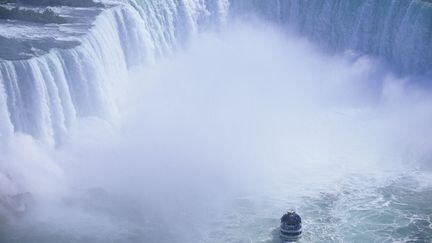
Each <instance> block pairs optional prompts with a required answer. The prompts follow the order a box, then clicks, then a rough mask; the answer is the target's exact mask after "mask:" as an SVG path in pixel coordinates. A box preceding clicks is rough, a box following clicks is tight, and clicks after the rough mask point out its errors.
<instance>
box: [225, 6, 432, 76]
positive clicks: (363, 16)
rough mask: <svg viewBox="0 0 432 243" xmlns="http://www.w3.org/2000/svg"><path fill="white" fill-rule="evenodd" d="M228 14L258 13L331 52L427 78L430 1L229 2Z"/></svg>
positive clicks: (430, 60) (431, 17) (431, 20)
mask: <svg viewBox="0 0 432 243" xmlns="http://www.w3.org/2000/svg"><path fill="white" fill-rule="evenodd" d="M230 3H231V7H230V10H231V11H230V13H231V15H233V16H238V15H242V14H243V15H244V14H248V13H251V12H252V13H254V14H259V15H261V16H262V17H265V18H267V19H269V20H270V21H273V22H275V23H277V24H280V25H283V26H285V27H286V28H287V29H289V30H291V31H294V32H297V33H300V34H302V35H305V36H307V37H308V38H309V39H311V40H313V41H314V42H316V43H319V44H321V45H324V46H326V47H328V48H330V49H332V50H338V51H344V50H347V49H351V50H355V51H359V52H360V53H363V54H371V55H374V56H377V57H380V58H382V59H384V60H385V61H387V62H389V63H390V64H391V65H392V66H393V67H394V68H395V70H397V71H400V73H401V74H420V75H423V74H427V75H430V64H431V63H432V48H430V45H431V43H432V3H430V2H428V1H424V0H413V1H405V0H382V1H375V0H359V1H343V0H329V1H320V0H306V1H304V0H290V1H285V0H268V1H260V0H231V1H230Z"/></svg>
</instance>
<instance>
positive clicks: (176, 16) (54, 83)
mask: <svg viewBox="0 0 432 243" xmlns="http://www.w3.org/2000/svg"><path fill="white" fill-rule="evenodd" d="M208 2H211V3H213V1H208ZM223 2H224V1H218V2H214V3H213V4H208V5H207V3H206V2H204V1H198V0H196V1H131V2H130V3H117V2H116V6H114V7H111V8H109V9H105V10H104V11H103V12H102V13H101V14H100V15H99V16H97V18H96V20H95V21H94V23H93V27H92V28H91V29H90V30H89V31H88V33H86V34H85V35H84V36H83V37H82V38H81V39H80V45H79V46H77V47H74V48H71V49H52V50H51V51H50V52H49V53H47V54H45V55H42V56H38V57H33V58H30V59H23V60H1V59H0V81H1V82H0V135H1V137H4V138H6V137H9V136H11V135H12V134H13V133H15V132H21V133H26V134H30V135H32V136H33V137H35V138H37V139H39V140H41V141H43V142H45V143H47V144H51V145H53V144H55V143H56V141H58V140H60V139H61V137H62V135H63V134H64V133H66V132H67V129H68V127H70V125H71V124H72V123H73V122H74V121H75V120H76V118H77V117H87V116H96V117H102V118H107V117H111V116H113V115H115V114H116V113H117V111H116V104H115V97H114V96H115V95H114V93H115V89H116V88H118V87H119V85H120V86H121V83H122V81H124V80H125V78H126V76H127V71H128V69H129V68H130V67H131V66H133V65H139V64H146V63H150V62H153V60H154V59H155V58H157V57H160V56H164V55H167V54H171V53H172V52H173V51H174V50H175V49H176V47H177V46H179V45H180V44H182V43H184V42H185V40H186V39H187V38H189V37H190V36H191V35H193V34H196V33H197V32H199V31H200V28H208V27H209V26H210V25H212V23H215V25H218V24H219V23H220V22H221V18H224V14H225V15H226V13H227V11H226V9H225V8H226V6H227V5H226V4H222V3H223ZM208 6H209V7H212V8H213V9H210V8H208ZM216 21H219V22H216ZM204 25H205V27H204ZM6 139H7V138H6Z"/></svg>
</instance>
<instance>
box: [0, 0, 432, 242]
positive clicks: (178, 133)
mask: <svg viewBox="0 0 432 243" xmlns="http://www.w3.org/2000/svg"><path fill="white" fill-rule="evenodd" d="M167 2H170V1H167ZM186 2H188V1H186ZM143 5H144V6H147V5H146V4H143ZM147 7H148V8H151V7H154V6H153V5H151V4H149V5H148V6H147ZM165 7H166V6H165ZM187 7H188V8H189V7H191V6H187ZM192 7H194V6H192ZM195 7H196V6H195ZM197 8H198V7H197ZM127 9H128V8H127ZM217 9H219V10H218V11H219V14H221V15H223V14H224V13H223V11H222V9H223V8H222V4H220V5H218V8H217ZM110 11H112V13H111V14H112V15H114V16H115V17H114V18H118V19H123V18H125V16H124V15H126V16H132V17H130V18H136V19H138V16H134V15H132V14H131V15H127V14H126V13H127V12H126V13H123V12H121V11H117V10H110ZM116 11H117V12H116ZM127 11H132V10H130V9H128V10H127ZM168 15H169V14H168ZM148 17H149V18H150V17H151V18H158V17H157V16H152V15H148ZM159 17H161V16H159ZM162 19H164V18H162ZM102 20H103V18H102ZM164 20H165V19H164ZM98 21H99V22H100V23H99V26H102V23H105V24H106V23H108V22H107V21H108V19H106V21H105V22H104V21H101V18H99V20H98ZM134 21H138V20H135V19H134V20H133V21H132V22H134ZM140 21H141V20H140ZM218 21H219V20H218ZM249 21H250V22H246V23H245V22H243V21H240V22H235V21H233V22H231V23H230V25H228V26H225V27H224V28H222V29H220V30H219V31H217V32H214V33H213V32H212V33H200V34H198V33H197V34H196V35H194V37H193V38H192V40H190V41H189V42H186V43H187V45H186V46H185V47H184V50H180V51H177V52H175V53H171V55H170V56H169V57H164V58H162V57H160V56H159V57H158V55H157V54H152V55H154V56H155V60H150V59H152V58H148V59H147V60H146V61H143V60H144V59H146V58H144V57H137V56H135V55H134V51H135V52H136V51H137V50H132V49H131V48H133V47H137V46H139V44H137V43H140V41H144V37H145V36H147V35H149V36H152V33H151V31H150V32H149V33H147V32H146V31H139V32H132V31H130V32H129V33H128V35H127V36H129V38H125V39H126V42H125V40H119V39H118V37H115V35H110V33H111V32H110V31H111V30H112V31H114V30H116V28H117V27H118V26H117V27H115V26H114V25H106V26H104V28H105V30H110V31H100V30H98V29H97V28H96V29H93V32H95V33H96V34H95V33H93V34H94V35H95V36H96V37H97V36H98V35H101V36H102V37H100V39H102V40H104V41H105V42H106V44H107V45H108V44H110V43H109V41H108V42H107V40H116V41H117V42H118V43H116V44H115V45H114V44H113V48H112V50H111V51H112V52H110V53H109V54H103V53H104V51H103V50H99V49H97V48H96V49H97V51H96V52H94V54H93V53H92V54H91V55H90V57H94V58H95V60H97V63H96V61H95V62H94V63H93V64H91V59H86V61H88V62H89V65H94V66H93V68H90V69H88V70H87V69H86V68H88V67H86V66H79V67H78V66H77V67H76V73H74V74H73V75H72V74H70V75H65V74H64V72H66V71H64V70H67V68H68V66H67V64H66V62H69V64H70V65H75V64H76V65H78V64H79V63H80V62H79V61H76V60H80V59H79V58H78V57H80V56H85V53H89V52H91V50H92V48H95V46H97V44H104V42H99V41H95V40H97V38H94V39H92V38H89V39H88V40H86V41H85V42H84V44H83V45H81V47H80V49H76V50H75V51H73V52H72V53H66V51H63V50H62V51H58V52H57V50H55V51H54V54H53V55H51V54H50V55H51V56H45V57H42V58H41V57H39V59H38V60H37V61H34V63H30V64H26V63H25V61H22V62H21V63H7V64H1V63H0V65H3V66H2V67H6V66H7V67H8V68H9V69H10V70H11V69H13V68H12V67H11V65H12V64H14V65H17V66H19V65H22V66H23V67H25V66H26V65H29V67H30V68H29V69H26V68H24V69H23V70H28V71H29V72H30V71H31V73H33V74H34V73H36V74H38V75H39V76H38V78H39V79H40V80H39V81H40V82H41V83H43V82H42V81H43V80H45V81H46V80H54V81H53V82H59V81H58V80H60V81H61V82H63V84H65V83H68V85H69V87H71V88H70V89H69V88H67V87H66V86H68V85H64V86H63V88H64V90H63V91H62V92H59V93H58V94H59V96H61V94H63V95H66V96H68V97H59V98H58V99H54V101H53V102H51V103H50V102H48V103H47V104H48V105H45V106H44V105H40V107H39V106H37V105H36V106H37V107H39V108H40V109H42V110H43V111H41V112H35V113H31V112H30V113H26V112H25V110H26V109H24V108H23V107H27V109H28V107H31V106H30V105H28V104H27V103H25V102H29V101H27V100H23V101H22V102H24V103H25V104H24V103H23V106H22V107H21V109H24V111H21V110H19V109H20V107H19V106H18V105H17V106H16V107H13V109H16V110H15V111H14V110H11V111H10V113H12V114H15V115H16V118H15V120H13V119H12V121H10V122H8V123H7V124H8V125H7V126H4V127H6V128H4V130H3V131H6V130H8V129H9V128H8V127H9V126H15V127H17V128H21V129H22V130H19V129H18V132H16V133H15V134H13V135H9V137H8V139H7V141H5V142H3V144H2V148H1V149H0V151H1V153H2V154H1V157H0V162H1V163H2V167H1V168H2V170H3V171H6V172H5V176H3V174H0V175H1V177H0V179H1V182H2V188H1V191H4V192H5V193H4V194H5V195H8V194H13V193H17V192H20V191H28V192H30V193H31V194H32V198H33V199H32V201H33V202H32V207H31V209H30V210H29V211H28V212H27V213H25V214H24V215H19V216H16V215H14V216H12V215H9V216H10V217H7V218H5V220H3V222H2V224H1V227H0V241H1V242H56V243H57V242H173V241H174V242H280V239H279V236H278V229H277V228H278V226H279V222H280V221H279V219H280V217H281V216H282V214H283V213H284V212H285V211H286V209H288V208H296V209H297V211H298V212H299V213H300V214H301V216H302V218H303V220H304V233H303V237H302V238H301V239H300V240H299V242H431V241H432V204H431V203H430V202H432V174H431V172H430V169H431V166H430V163H431V162H430V160H431V159H432V151H431V150H430V148H431V145H432V142H431V141H430V139H429V138H430V136H431V135H432V128H431V126H430V124H431V121H432V113H431V112H430V111H431V108H432V99H431V95H430V91H429V90H428V88H427V87H425V86H427V85H424V80H425V79H426V80H427V78H424V77H423V78H422V79H421V82H420V81H419V80H420V78H419V77H418V75H416V76H414V75H412V76H409V75H405V76H400V75H396V74H394V69H392V67H389V66H388V65H385V64H383V62H382V61H380V60H377V59H374V58H372V57H369V56H365V55H362V54H361V53H357V52H355V51H346V52H344V53H339V54H332V53H328V52H325V51H323V50H322V49H321V47H319V46H317V45H315V44H313V43H310V42H309V41H308V40H307V39H305V38H303V37H299V36H297V35H293V34H289V33H286V32H285V31H284V30H282V29H279V27H275V26H273V24H271V23H269V22H265V21H261V20H251V19H249ZM144 22H145V21H144ZM168 22H169V21H168ZM174 22H175V23H177V24H178V22H176V21H174ZM186 22H187V21H186ZM134 23H135V22H134ZM136 23H139V24H144V23H141V22H136ZM148 23H152V22H151V21H149V22H145V24H146V26H147V28H148ZM151 26H153V28H164V27H167V28H168V27H170V28H171V27H172V28H174V29H175V27H174V26H171V25H167V26H163V25H162V26H155V25H151ZM135 27H139V25H138V24H136V26H135ZM189 27H190V26H189ZM104 28H102V29H104ZM126 29H127V28H126ZM174 29H173V31H174ZM121 30H124V29H121ZM169 30H171V29H169ZM152 31H155V30H154V29H153V30H152ZM114 32H115V31H114ZM114 32H113V33H114ZM142 32H146V33H142ZM134 33H135V34H136V33H138V34H136V35H134ZM168 33H171V32H169V31H168ZM104 35H106V36H104ZM173 35H175V34H173ZM90 36H92V35H90ZM156 36H157V35H156ZM153 37H154V35H153ZM161 38H162V37H161ZM164 38H166V40H164V41H162V42H158V43H159V44H160V43H165V44H166V46H165V47H166V48H168V47H169V46H171V45H173V43H169V42H170V41H173V40H172V38H174V37H173V36H172V37H171V39H170V37H169V35H168V34H167V35H164ZM153 39H154V38H153ZM156 39H157V38H156ZM127 40H133V42H134V43H133V44H132V43H130V46H129V47H125V46H124V45H128V44H129V43H128V42H127ZM159 40H160V39H159ZM152 45H154V44H151V43H149V42H148V41H147V44H145V45H144V46H146V47H147V48H146V55H147V54H148V53H153V52H154V53H158V52H159V53H164V52H165V51H166V52H170V51H167V50H165V51H164V50H157V49H158V48H161V49H163V48H162V47H161V46H164V45H156V46H153V47H154V48H151V46H152ZM149 46H150V47H149ZM102 49H103V48H102ZM125 50H127V51H125ZM123 54H124V55H125V56H126V59H125V60H120V59H115V58H123ZM141 55H142V53H141ZM160 55H161V56H162V54H160ZM51 58H54V59H53V60H57V61H59V62H58V63H56V64H55V65H53V66H44V65H42V64H41V63H43V61H44V60H46V61H47V62H55V61H53V60H51ZM66 58H71V59H66ZM134 58H135V59H134ZM111 59H114V60H111ZM62 60H63V61H62ZM64 60H66V61H64ZM67 60H69V61H67ZM129 62H132V63H134V62H135V65H129V64H130V63H129ZM74 63H75V64H74ZM144 64H146V65H144ZM104 65H105V66H109V65H114V66H113V67H115V68H113V69H111V70H108V71H107V72H108V73H100V72H103V71H104V69H103V68H102V67H103V66H104ZM129 66H130V67H129ZM41 67H42V68H41ZM127 67H129V68H127ZM404 68H406V67H404ZM2 70H6V69H2ZM44 70H45V71H46V72H47V73H54V74H56V75H58V76H56V77H57V78H53V77H52V75H42V73H43V72H44ZM78 71H83V73H79V72H78ZM85 74H88V75H91V76H93V77H95V78H99V79H101V80H108V81H110V83H109V85H107V86H100V84H99V83H90V84H92V85H96V86H95V87H90V86H88V85H87V84H86V82H87V81H88V80H87V79H86V78H85ZM2 75H4V76H6V74H5V72H3V73H2ZM8 75H11V74H8ZM20 75H23V74H22V73H15V76H14V77H19V76H20ZM28 76H31V74H28ZM101 77H102V78H101ZM68 78H71V79H72V80H78V81H79V83H77V84H74V83H73V82H72V83H70V82H69V81H68ZM10 80H12V79H10ZM14 80H15V79H14ZM16 80H18V79H16ZM16 80H15V81H16ZM29 80H31V79H29ZM55 80H57V81H55ZM15 81H14V82H15ZM39 81H38V82H39ZM18 82H19V81H18ZM80 85H83V86H80ZM97 85H99V86H97ZM12 86H13V85H12ZM42 86H43V85H42ZM54 86H55V85H52V87H51V86H48V87H45V86H43V87H45V88H41V90H42V91H41V90H39V92H40V93H39V94H45V96H44V97H42V98H41V99H40V100H50V97H51V98H52V97H54V96H56V95H54V94H53V92H54V91H52V90H55V89H54V88H53V87H54ZM59 89H60V88H59ZM16 90H19V89H16ZM57 91H58V89H57ZM92 91H94V92H96V96H97V97H91V95H90V94H91V92H92ZM28 92H29V93H31V92H30V91H28ZM68 92H70V93H68ZM80 92H83V93H80ZM54 93H55V92H54ZM9 94H11V93H10V92H9ZM14 95H15V96H16V97H15V96H14V97H15V98H14V99H17V100H19V98H17V97H18V96H19V95H18V93H14ZM89 95H90V96H89ZM9 96H11V95H9ZM0 98H1V97H0ZM0 101H1V99H0ZM92 101H93V102H95V104H92ZM38 102H39V101H38ZM41 102H42V101H41ZM30 103H32V102H29V104H30ZM35 103H37V102H35ZM15 104H19V102H18V101H17V102H16V103H15ZM37 104H39V103H37ZM41 104H43V102H42V103H41ZM0 105H1V103H0ZM50 105H52V107H51V106H50ZM93 105H94V106H93ZM36 106H35V107H36ZM0 107H2V106H0ZM66 108H68V109H69V110H67V109H66ZM96 108H97V109H99V108H100V109H99V110H98V112H101V113H103V114H109V116H108V115H107V116H103V115H101V116H97V115H95V114H93V113H91V112H93V110H97V109H96ZM44 112H47V113H44ZM50 112H51V114H57V116H56V118H55V119H54V117H55V116H50V115H47V114H50ZM62 112H64V114H63V113H62ZM87 112H88V113H91V116H89V115H88V116H84V115H82V114H86V113H87ZM98 112H94V113H98ZM60 113H62V114H60ZM19 114H21V115H19ZM38 114H40V115H41V116H38ZM67 114H68V115H67ZM80 114H81V116H80ZM44 117H45V118H44ZM18 118H22V120H19V119H18ZM48 118H52V119H48ZM27 119H28V120H27ZM18 121H20V122H18ZM31 121H33V123H32V122H31ZM26 122H29V123H30V124H27V125H26V124H24V123H26ZM2 124H6V122H4V123H2ZM33 125H34V126H33ZM40 126H46V127H43V128H40ZM26 129H28V131H27V130H26ZM26 131H27V133H26ZM4 134H6V133H4ZM28 134H30V135H32V136H30V135H28ZM53 143H54V144H55V146H54V145H53ZM6 174H9V175H6ZM12 181H13V182H12ZM1 191H0V192H1Z"/></svg>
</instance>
